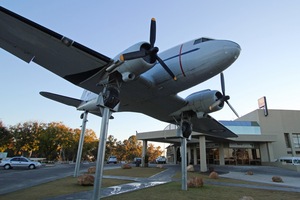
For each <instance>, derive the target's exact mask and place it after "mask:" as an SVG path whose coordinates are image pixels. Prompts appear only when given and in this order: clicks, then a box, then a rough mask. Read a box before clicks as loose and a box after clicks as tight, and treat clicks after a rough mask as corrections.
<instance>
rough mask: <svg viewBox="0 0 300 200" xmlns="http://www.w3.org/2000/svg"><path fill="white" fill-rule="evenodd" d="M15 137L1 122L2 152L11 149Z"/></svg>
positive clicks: (0, 149)
mask: <svg viewBox="0 0 300 200" xmlns="http://www.w3.org/2000/svg"><path fill="white" fill-rule="evenodd" d="M12 142H13V135H12V134H11V132H10V131H9V130H8V129H7V128H6V127H5V126H4V125H3V123H2V121H0V152H4V151H5V150H7V149H8V148H10V147H11V145H12Z"/></svg>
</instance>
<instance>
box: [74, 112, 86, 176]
mask: <svg viewBox="0 0 300 200" xmlns="http://www.w3.org/2000/svg"><path fill="white" fill-rule="evenodd" d="M87 115H88V111H85V112H84V113H83V119H82V126H81V133H80V139H79V143H78V149H77V157H76V164H75V171H74V177H78V175H79V168H80V161H81V155H82V147H83V141H84V134H85V127H86V122H87Z"/></svg>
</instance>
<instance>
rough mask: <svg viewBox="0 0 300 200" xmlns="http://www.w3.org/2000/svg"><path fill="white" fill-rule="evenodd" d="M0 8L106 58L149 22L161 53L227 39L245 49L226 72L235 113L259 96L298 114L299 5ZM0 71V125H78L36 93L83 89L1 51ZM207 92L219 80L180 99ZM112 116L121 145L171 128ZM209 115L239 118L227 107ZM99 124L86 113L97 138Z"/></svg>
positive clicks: (62, 0) (62, 2) (72, 115)
mask: <svg viewBox="0 0 300 200" xmlns="http://www.w3.org/2000/svg"><path fill="white" fill-rule="evenodd" d="M0 5H1V6H3V7H5V8H7V9H9V10H11V11H13V12H16V13H18V14H20V15H22V16H24V17H26V18H28V19H30V20H32V21H34V22H37V23H39V24H41V25H43V26H45V27H47V28H49V29H51V30H54V31H55V32H58V33H60V34H62V35H64V36H67V37H69V38H71V39H73V40H75V41H76V42H79V43H81V44H83V45H85V46H87V47H89V48H91V49H93V50H95V51H98V52H99V53H101V54H104V55H106V56H108V57H110V58H113V57H115V55H117V54H118V53H120V52H122V51H123V50H125V49H126V48H128V47H130V46H131V45H133V44H135V43H137V42H140V41H148V40H149V26H150V20H151V18H152V17H155V18H156V21H157V35H156V46H158V47H159V48H160V52H162V51H164V50H167V49H168V48H171V47H173V46H175V45H178V44H181V43H183V42H187V41H189V40H193V39H196V38H200V37H209V38H214V39H226V40H232V41H234V42H236V43H238V44H239V45H240V46H241V48H242V51H241V54H240V56H239V58H238V59H237V60H236V62H235V63H233V64H232V65H231V66H230V67H229V68H228V69H227V70H225V72H224V74H225V83H226V94H227V95H230V103H231V105H232V106H233V107H234V108H235V110H236V111H237V112H238V113H239V115H240V116H243V115H245V114H247V113H249V112H251V111H253V110H255V109H257V108H258V103H257V100H258V99H259V98H261V97H263V96H266V98H267V103H268V108H269V109H289V110H300V103H299V101H298V100H299V99H300V90H299V83H298V82H299V79H298V77H299V74H300V59H299V58H300V40H299V36H300V26H299V24H300V12H299V10H300V1H297V0H290V1H279V0H265V1H259V0H253V1H240V0H231V1H221V0H219V1H217V0H211V1H202V0H198V1H196V0H185V1H177V2H176V1H174V0H172V1H171V0H165V1H159V0H152V1H143V0H141V1H130V0H128V1H121V0H119V1H117V0H110V1H98V0H89V1H82V0H72V1H67V0H52V1H40V0H23V1H12V0H1V1H0ZM0 31H1V30H0ZM0 70H1V71H0V77H1V78H0V91H1V98H0V120H1V121H3V123H4V125H6V126H11V125H16V124H17V123H23V122H26V121H39V122H45V123H48V122H53V121H56V122H63V123H64V124H65V125H67V126H69V127H70V128H80V126H81V123H82V121H81V119H80V117H79V116H80V114H81V112H79V111H77V110H76V109H75V108H73V107H69V106H66V105H63V104H60V103H58V102H54V101H51V100H49V99H46V98H44V97H42V96H40V95H39V92H40V91H48V92H53V93H57V94H62V95H65V96H70V97H74V98H80V97H81V93H82V91H83V89H82V88H79V87H77V86H75V85H73V84H71V83H69V82H68V81H66V80H64V79H62V78H60V77H58V76H56V75H55V74H53V73H51V72H49V71H47V70H46V69H44V68H42V67H40V66H38V65H36V64H35V63H30V64H28V63H26V62H24V61H22V60H20V59H18V58H17V57H15V56H13V55H11V54H9V53H8V52H6V51H4V50H3V49H0ZM204 89H216V90H221V87H220V78H219V76H216V77H213V78H212V79H210V80H208V81H206V82H204V83H201V84H199V85H197V86H195V87H193V88H191V89H189V90H186V91H183V92H181V93H180V94H179V95H180V96H182V97H183V98H184V97H186V96H188V95H189V94H191V93H193V92H197V91H201V90H204ZM113 116H114V118H115V119H113V120H110V121H109V129H108V134H109V135H114V137H115V138H117V139H118V140H122V141H123V140H124V139H127V138H128V137H129V136H131V135H134V134H136V132H146V131H156V130H162V129H164V128H165V127H166V126H167V125H168V124H166V123H164V122H161V121H158V120H156V119H153V118H150V117H148V116H145V115H142V114H137V113H128V112H126V113H114V114H113ZM211 116H213V117H214V118H216V119H217V120H234V119H236V116H235V115H234V114H233V112H232V111H231V110H230V109H229V108H228V106H225V107H224V108H223V109H222V110H220V111H218V112H215V113H212V114H211ZM100 124H101V118H100V117H97V116H93V115H89V116H88V123H87V128H89V129H93V130H94V131H95V132H96V134H97V135H99V132H100Z"/></svg>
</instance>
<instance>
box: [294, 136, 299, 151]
mask: <svg viewBox="0 0 300 200" xmlns="http://www.w3.org/2000/svg"><path fill="white" fill-rule="evenodd" d="M293 143H294V146H295V148H300V133H293Z"/></svg>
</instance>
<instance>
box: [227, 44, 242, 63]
mask: <svg viewBox="0 0 300 200" xmlns="http://www.w3.org/2000/svg"><path fill="white" fill-rule="evenodd" d="M223 48H224V52H225V54H228V55H231V56H233V57H234V59H237V58H238V57H239V55H240V52H241V47H240V45H239V44H237V43H235V42H232V41H227V42H226V44H225V45H224V47H223Z"/></svg>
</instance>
